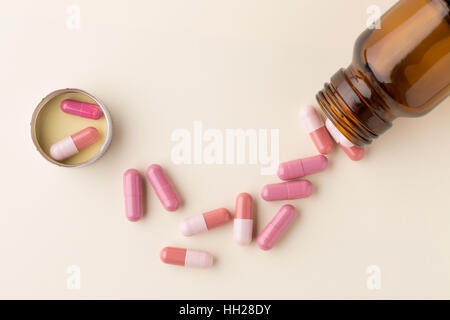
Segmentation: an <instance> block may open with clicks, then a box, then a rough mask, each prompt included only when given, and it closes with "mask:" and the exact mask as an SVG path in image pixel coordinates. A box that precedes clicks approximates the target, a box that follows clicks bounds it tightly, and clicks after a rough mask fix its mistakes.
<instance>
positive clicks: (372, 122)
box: [316, 65, 396, 146]
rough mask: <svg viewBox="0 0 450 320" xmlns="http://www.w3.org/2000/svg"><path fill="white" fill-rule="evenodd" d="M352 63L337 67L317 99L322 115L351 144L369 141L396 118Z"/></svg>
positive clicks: (383, 99)
mask: <svg viewBox="0 0 450 320" xmlns="http://www.w3.org/2000/svg"><path fill="white" fill-rule="evenodd" d="M370 83H373V82H370V81H369V79H367V78H366V75H364V74H363V72H361V71H358V68H355V67H354V66H353V65H350V66H349V67H348V68H347V69H340V70H339V71H338V72H336V73H335V74H334V75H333V76H332V77H331V81H330V82H329V83H325V85H324V89H323V90H321V91H319V92H318V93H317V95H316V99H317V101H318V102H319V105H320V107H321V109H322V111H323V112H324V113H325V116H326V117H327V118H329V119H330V120H331V121H332V122H333V124H334V125H335V126H336V128H337V129H339V131H341V132H342V134H343V135H344V136H346V137H347V139H349V140H350V141H351V142H352V143H354V144H355V145H358V146H363V145H364V144H369V143H371V142H372V140H373V139H375V138H377V137H378V136H379V135H380V134H382V133H383V132H385V131H386V130H387V129H389V128H390V127H391V123H392V120H394V119H395V118H396V116H394V114H393V113H392V110H391V108H390V107H389V106H388V105H387V104H386V96H383V94H382V91H381V90H377V88H374V87H373V86H372V85H371V84H370Z"/></svg>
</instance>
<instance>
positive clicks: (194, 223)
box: [180, 215, 208, 237]
mask: <svg viewBox="0 0 450 320" xmlns="http://www.w3.org/2000/svg"><path fill="white" fill-rule="evenodd" d="M180 231H181V233H182V234H183V235H184V236H185V237H190V236H193V235H194V234H197V233H200V232H205V231H208V227H207V226H206V222H205V218H203V215H197V216H192V217H189V218H186V219H184V220H183V221H182V222H181V224H180Z"/></svg>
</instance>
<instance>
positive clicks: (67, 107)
mask: <svg viewBox="0 0 450 320" xmlns="http://www.w3.org/2000/svg"><path fill="white" fill-rule="evenodd" d="M60 106H61V110H62V111H63V112H65V113H69V114H73V115H76V116H80V117H83V118H89V119H94V120H98V119H100V118H101V117H102V116H103V111H102V109H101V108H100V107H99V106H98V105H96V104H92V103H87V102H81V101H75V100H70V99H66V100H63V101H61V105H60Z"/></svg>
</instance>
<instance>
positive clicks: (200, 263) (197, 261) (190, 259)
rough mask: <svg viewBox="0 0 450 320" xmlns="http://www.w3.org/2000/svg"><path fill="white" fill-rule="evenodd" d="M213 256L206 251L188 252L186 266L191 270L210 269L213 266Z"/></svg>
mask: <svg viewBox="0 0 450 320" xmlns="http://www.w3.org/2000/svg"><path fill="white" fill-rule="evenodd" d="M213 263H214V258H213V256H212V254H210V253H209V252H206V251H197V250H187V251H186V258H185V262H184V265H185V266H186V267H191V268H209V267H211V266H212V265H213Z"/></svg>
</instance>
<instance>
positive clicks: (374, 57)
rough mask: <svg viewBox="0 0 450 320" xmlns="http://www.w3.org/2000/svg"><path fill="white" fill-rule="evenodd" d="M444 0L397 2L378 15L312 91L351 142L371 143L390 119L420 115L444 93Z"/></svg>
mask: <svg viewBox="0 0 450 320" xmlns="http://www.w3.org/2000/svg"><path fill="white" fill-rule="evenodd" d="M449 2H450V0H401V1H399V2H398V3H397V4H396V5H395V6H394V7H393V8H391V9H390V10H389V11H388V12H386V13H385V14H384V15H383V17H382V18H381V21H380V27H381V28H380V29H367V30H366V31H364V32H363V33H362V34H361V35H360V36H359V38H358V40H357V41H356V44H355V47H354V54H353V61H352V63H351V64H350V66H349V67H348V68H347V69H341V70H339V71H338V72H337V73H336V74H334V75H333V76H332V78H331V81H330V83H326V84H325V86H324V89H323V90H322V91H320V92H319V93H318V94H317V95H316V99H317V101H318V102H319V104H320V107H321V109H322V110H323V112H324V113H325V115H326V116H327V117H328V118H329V119H330V120H331V121H332V122H333V124H334V125H335V126H336V128H338V129H339V130H340V131H341V132H342V133H343V134H344V135H345V136H346V137H347V138H348V139H349V140H350V141H351V142H353V143H354V144H356V145H359V146H362V145H364V144H367V143H370V142H371V141H372V140H373V139H374V138H377V137H378V136H379V135H380V134H382V133H383V132H385V131H386V130H387V129H389V128H390V127H391V125H392V121H393V120H394V119H395V118H397V117H418V116H421V115H424V114H426V113H427V112H428V111H430V110H431V109H433V108H434V107H435V106H436V105H437V104H438V103H439V102H440V101H442V100H443V99H445V98H446V97H447V96H448V95H449V93H450V14H449V11H450V3H449ZM449 121H450V119H449ZM449 123H450V122H449Z"/></svg>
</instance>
